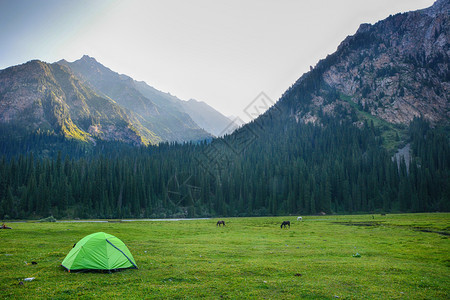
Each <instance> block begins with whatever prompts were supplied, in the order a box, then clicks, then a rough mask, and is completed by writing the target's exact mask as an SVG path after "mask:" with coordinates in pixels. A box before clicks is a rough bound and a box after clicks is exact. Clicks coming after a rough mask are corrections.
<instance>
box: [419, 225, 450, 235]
mask: <svg viewBox="0 0 450 300" xmlns="http://www.w3.org/2000/svg"><path fill="white" fill-rule="evenodd" d="M412 229H414V230H415V231H420V232H429V233H437V234H441V235H445V236H450V232H446V231H437V230H430V229H426V228H422V227H412Z"/></svg>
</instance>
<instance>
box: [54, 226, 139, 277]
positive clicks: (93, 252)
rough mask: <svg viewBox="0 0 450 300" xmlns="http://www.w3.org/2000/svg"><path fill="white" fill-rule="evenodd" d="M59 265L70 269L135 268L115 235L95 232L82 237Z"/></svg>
mask: <svg viewBox="0 0 450 300" xmlns="http://www.w3.org/2000/svg"><path fill="white" fill-rule="evenodd" d="M61 265H62V266H63V267H64V268H66V269H67V270H68V271H69V272H70V271H71V270H115V269H127V268H136V269H137V265H136V262H135V261H134V258H133V255H131V253H130V251H129V250H128V248H127V246H126V245H125V244H124V243H123V242H122V241H121V240H120V239H119V238H117V237H115V236H113V235H111V234H108V233H104V232H96V233H93V234H90V235H87V236H85V237H84V238H82V239H81V240H80V241H79V242H78V243H76V244H75V246H74V247H73V248H72V250H70V252H69V254H67V256H66V258H64V260H63V262H62V263H61Z"/></svg>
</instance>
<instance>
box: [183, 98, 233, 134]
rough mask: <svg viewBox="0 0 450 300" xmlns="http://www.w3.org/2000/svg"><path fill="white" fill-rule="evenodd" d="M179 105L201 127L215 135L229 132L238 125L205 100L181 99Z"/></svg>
mask: <svg viewBox="0 0 450 300" xmlns="http://www.w3.org/2000/svg"><path fill="white" fill-rule="evenodd" d="M181 106H182V107H183V109H184V111H186V112H187V113H188V114H189V115H190V116H191V118H192V119H193V120H194V121H195V122H196V123H197V124H198V125H199V126H200V127H201V128H204V129H205V130H208V131H209V132H211V133H212V134H213V135H215V136H223V135H225V134H230V133H232V132H233V131H234V130H236V129H237V127H238V126H237V125H236V124H234V122H233V121H232V120H230V119H229V118H227V117H225V116H224V115H222V114H221V113H219V112H218V111H217V110H215V109H214V108H212V107H211V106H209V105H208V104H206V103H205V102H202V101H197V100H194V99H190V100H189V101H182V102H181Z"/></svg>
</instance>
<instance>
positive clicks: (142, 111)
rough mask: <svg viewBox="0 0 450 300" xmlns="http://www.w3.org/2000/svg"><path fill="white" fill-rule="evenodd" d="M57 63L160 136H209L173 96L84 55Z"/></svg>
mask: <svg viewBox="0 0 450 300" xmlns="http://www.w3.org/2000/svg"><path fill="white" fill-rule="evenodd" d="M58 63H59V64H61V65H64V66H67V67H69V68H70V69H71V70H72V71H73V72H74V73H75V74H76V75H77V76H78V77H80V78H81V79H82V80H83V82H84V83H85V84H86V85H89V86H90V87H92V89H94V90H95V91H96V92H97V93H99V94H100V95H103V96H105V97H109V98H111V99H113V100H114V101H115V102H117V103H118V104H119V105H120V106H122V107H124V108H126V109H127V110H128V111H130V112H132V114H133V115H134V116H135V117H136V118H137V119H138V120H139V122H140V123H141V124H142V125H143V126H145V127H146V128H147V129H148V130H151V131H152V132H155V134H156V135H157V136H159V137H160V138H161V140H164V141H178V142H183V141H190V140H203V139H207V138H210V137H211V135H210V134H209V133H208V132H206V131H205V130H203V129H201V128H200V127H199V126H198V125H197V124H196V123H195V122H194V121H193V120H192V119H191V117H190V116H189V115H188V114H186V113H184V112H183V111H182V110H180V109H179V108H178V106H177V105H176V104H175V103H176V100H175V99H173V98H175V97H173V96H172V97H171V96H170V95H168V94H165V93H162V92H160V91H158V90H156V89H154V88H152V87H150V86H148V85H147V84H145V83H144V82H137V81H135V80H133V79H132V78H131V77H129V76H126V75H122V74H118V73H116V72H114V71H112V70H110V69H109V68H107V67H105V66H103V65H102V64H100V63H99V62H97V61H96V60H95V59H94V58H92V57H89V56H87V55H84V56H83V57H82V58H81V59H79V60H76V61H74V62H72V63H70V62H67V61H65V60H61V61H59V62H58Z"/></svg>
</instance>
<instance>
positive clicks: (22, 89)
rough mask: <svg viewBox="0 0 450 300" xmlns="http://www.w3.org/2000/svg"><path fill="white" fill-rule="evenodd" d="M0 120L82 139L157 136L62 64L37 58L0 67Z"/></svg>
mask: <svg viewBox="0 0 450 300" xmlns="http://www.w3.org/2000/svg"><path fill="white" fill-rule="evenodd" d="M0 124H2V125H9V126H10V127H11V128H16V129H18V130H19V129H23V130H25V131H36V130H41V131H50V132H55V133H57V134H62V135H64V136H66V137H70V138H75V139H79V140H83V141H87V140H92V139H93V138H97V139H103V140H120V141H124V142H127V143H130V144H136V145H138V144H146V143H156V142H158V141H160V139H159V138H158V137H157V136H156V135H155V134H154V133H153V132H151V131H149V130H148V129H146V128H144V127H143V126H142V125H141V124H140V123H139V121H138V120H136V119H135V118H133V117H132V116H129V115H128V114H127V112H126V111H125V110H124V109H123V108H121V107H120V106H118V105H117V104H116V103H115V102H114V101H112V100H111V99H108V98H105V97H101V96H99V95H98V94H96V93H95V92H94V91H93V90H92V89H90V88H89V87H87V86H86V85H84V84H83V83H82V82H81V81H80V80H79V79H78V78H77V77H76V76H74V74H73V73H72V72H70V70H69V69H68V68H66V67H64V66H62V65H59V64H47V63H44V62H41V61H38V60H34V61H30V62H28V63H25V64H23V65H19V66H14V67H10V68H7V69H4V70H1V71H0Z"/></svg>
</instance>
